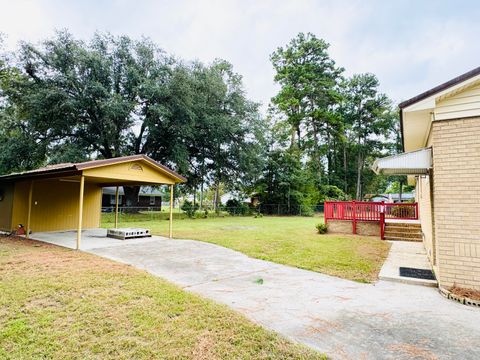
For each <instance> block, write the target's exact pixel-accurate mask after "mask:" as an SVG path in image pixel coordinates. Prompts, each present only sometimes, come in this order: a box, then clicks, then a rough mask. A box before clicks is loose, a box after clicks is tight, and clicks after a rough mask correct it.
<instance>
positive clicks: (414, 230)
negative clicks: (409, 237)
mask: <svg viewBox="0 0 480 360" xmlns="http://www.w3.org/2000/svg"><path fill="white" fill-rule="evenodd" d="M385 231H395V232H405V233H421V232H422V229H421V228H412V227H402V226H385Z"/></svg>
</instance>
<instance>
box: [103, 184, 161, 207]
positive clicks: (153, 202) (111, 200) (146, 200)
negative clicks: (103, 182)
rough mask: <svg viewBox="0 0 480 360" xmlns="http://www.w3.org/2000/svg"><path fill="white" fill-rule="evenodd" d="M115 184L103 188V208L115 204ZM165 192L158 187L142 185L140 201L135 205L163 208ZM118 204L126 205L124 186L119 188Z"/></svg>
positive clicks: (139, 195)
mask: <svg viewBox="0 0 480 360" xmlns="http://www.w3.org/2000/svg"><path fill="white" fill-rule="evenodd" d="M115 190H116V188H115V186H108V187H104V188H103V189H102V208H103V209H104V210H105V209H111V208H112V207H114V206H115ZM162 196H163V192H162V191H160V190H159V189H158V188H154V187H151V186H142V187H140V192H139V193H138V202H137V204H136V205H135V206H138V207H155V208H158V209H159V210H161V208H162ZM118 204H119V206H126V205H127V204H126V199H125V193H124V191H123V187H120V188H119V189H118Z"/></svg>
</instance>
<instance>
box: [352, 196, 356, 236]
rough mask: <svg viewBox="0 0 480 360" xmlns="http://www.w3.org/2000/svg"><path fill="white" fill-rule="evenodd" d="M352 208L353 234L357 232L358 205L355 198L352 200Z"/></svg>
mask: <svg viewBox="0 0 480 360" xmlns="http://www.w3.org/2000/svg"><path fill="white" fill-rule="evenodd" d="M352 208H353V214H352V215H353V216H352V232H353V234H354V235H355V234H357V205H356V203H355V200H353V201H352Z"/></svg>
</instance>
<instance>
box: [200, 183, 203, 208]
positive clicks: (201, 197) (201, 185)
mask: <svg viewBox="0 0 480 360" xmlns="http://www.w3.org/2000/svg"><path fill="white" fill-rule="evenodd" d="M202 209H203V177H202V182H201V183H200V210H202Z"/></svg>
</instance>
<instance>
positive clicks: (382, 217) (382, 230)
mask: <svg viewBox="0 0 480 360" xmlns="http://www.w3.org/2000/svg"><path fill="white" fill-rule="evenodd" d="M380 206H381V207H380V238H381V239H382V240H385V201H382V205H380Z"/></svg>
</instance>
